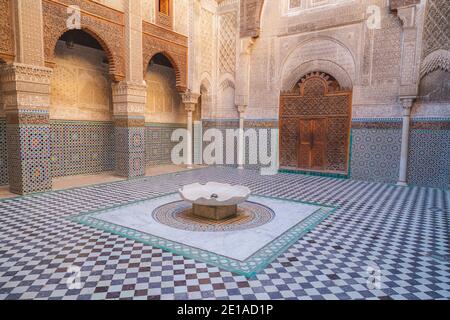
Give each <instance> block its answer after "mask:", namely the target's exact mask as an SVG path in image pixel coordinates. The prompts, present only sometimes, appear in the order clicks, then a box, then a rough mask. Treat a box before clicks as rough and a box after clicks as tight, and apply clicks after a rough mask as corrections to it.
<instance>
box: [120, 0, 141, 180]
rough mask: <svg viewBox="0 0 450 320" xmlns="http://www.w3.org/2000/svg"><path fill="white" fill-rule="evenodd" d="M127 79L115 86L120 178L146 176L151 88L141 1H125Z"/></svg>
mask: <svg viewBox="0 0 450 320" xmlns="http://www.w3.org/2000/svg"><path fill="white" fill-rule="evenodd" d="M124 7H125V41H126V43H127V46H126V52H125V59H126V79H125V80H123V81H121V82H118V83H115V84H113V90H112V91H113V108H114V127H115V129H114V132H115V147H116V175H118V176H121V177H126V178H135V177H140V176H144V175H145V167H146V163H145V115H144V112H145V105H146V98H147V86H146V83H145V81H144V70H143V61H142V60H143V57H142V11H141V0H125V1H124Z"/></svg>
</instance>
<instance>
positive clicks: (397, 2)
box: [390, 0, 420, 10]
mask: <svg viewBox="0 0 450 320" xmlns="http://www.w3.org/2000/svg"><path fill="white" fill-rule="evenodd" d="M418 3H420V0H391V1H390V7H391V10H397V9H398V8H400V7H407V6H411V5H414V4H418Z"/></svg>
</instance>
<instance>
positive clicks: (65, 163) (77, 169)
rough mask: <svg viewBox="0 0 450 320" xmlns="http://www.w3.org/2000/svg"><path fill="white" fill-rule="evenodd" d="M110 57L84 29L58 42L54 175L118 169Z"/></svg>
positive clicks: (53, 107)
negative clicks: (116, 163)
mask: <svg viewBox="0 0 450 320" xmlns="http://www.w3.org/2000/svg"><path fill="white" fill-rule="evenodd" d="M108 56H109V55H108V53H107V52H106V51H105V50H104V49H103V46H102V44H101V43H100V42H99V41H97V39H96V38H95V37H93V36H92V35H91V34H90V33H88V32H85V31H84V30H70V31H67V32H65V33H64V34H62V35H61V37H60V38H59V40H58V41H57V43H56V46H55V51H54V53H53V62H54V63H53V73H52V77H51V97H50V120H51V130H52V136H51V140H52V141H51V142H52V174H53V177H60V176H68V175H77V174H94V173H99V172H106V171H112V170H113V169H114V164H115V158H114V134H113V125H112V90H111V84H112V83H111V82H112V80H111V77H110V74H109V71H110V70H109V60H108Z"/></svg>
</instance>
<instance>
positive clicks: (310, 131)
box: [298, 118, 327, 170]
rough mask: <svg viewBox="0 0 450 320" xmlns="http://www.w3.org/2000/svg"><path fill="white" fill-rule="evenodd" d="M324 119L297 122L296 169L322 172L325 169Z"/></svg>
mask: <svg viewBox="0 0 450 320" xmlns="http://www.w3.org/2000/svg"><path fill="white" fill-rule="evenodd" d="M326 137H327V134H326V119H325V118H318V119H301V120H300V121H299V146H298V167H299V168H303V169H315V170H324V169H325V167H326V158H325V155H326V145H327V138H326Z"/></svg>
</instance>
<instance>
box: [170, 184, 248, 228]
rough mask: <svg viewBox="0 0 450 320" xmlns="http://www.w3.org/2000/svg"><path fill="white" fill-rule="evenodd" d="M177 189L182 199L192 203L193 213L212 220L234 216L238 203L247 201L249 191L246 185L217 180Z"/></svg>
mask: <svg viewBox="0 0 450 320" xmlns="http://www.w3.org/2000/svg"><path fill="white" fill-rule="evenodd" d="M178 191H179V193H180V196H181V198H182V199H183V200H185V201H188V202H190V203H192V205H193V206H192V208H193V213H194V215H196V216H199V217H202V218H207V219H212V220H224V219H228V218H231V217H233V216H236V214H237V211H238V204H240V203H243V202H245V201H247V199H248V198H249V196H250V193H251V191H250V189H249V188H247V187H244V186H232V185H230V184H225V183H218V182H208V183H206V184H200V183H194V184H190V185H187V186H184V187H182V188H181V189H179V190H178Z"/></svg>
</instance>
